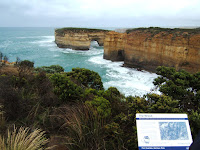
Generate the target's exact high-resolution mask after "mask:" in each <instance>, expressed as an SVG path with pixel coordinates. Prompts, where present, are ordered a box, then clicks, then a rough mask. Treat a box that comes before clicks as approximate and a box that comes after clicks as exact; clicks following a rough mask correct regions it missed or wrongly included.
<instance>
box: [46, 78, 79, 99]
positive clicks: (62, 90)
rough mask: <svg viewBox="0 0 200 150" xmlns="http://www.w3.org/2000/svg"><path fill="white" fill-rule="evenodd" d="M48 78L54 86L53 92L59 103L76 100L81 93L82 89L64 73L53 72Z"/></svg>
mask: <svg viewBox="0 0 200 150" xmlns="http://www.w3.org/2000/svg"><path fill="white" fill-rule="evenodd" d="M50 80H51V82H52V84H53V86H54V93H55V94H56V95H57V96H58V98H59V99H60V101H61V103H63V102H72V101H77V100H79V99H80V97H81V95H82V94H83V90H82V89H81V88H80V87H79V86H78V85H76V84H75V83H74V82H72V81H71V80H70V78H69V77H68V76H66V75H65V74H53V75H51V76H50Z"/></svg>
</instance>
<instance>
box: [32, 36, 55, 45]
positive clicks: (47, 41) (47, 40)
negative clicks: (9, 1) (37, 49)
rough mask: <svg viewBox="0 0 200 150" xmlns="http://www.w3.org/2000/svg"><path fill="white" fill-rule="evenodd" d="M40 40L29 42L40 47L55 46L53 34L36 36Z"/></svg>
mask: <svg viewBox="0 0 200 150" xmlns="http://www.w3.org/2000/svg"><path fill="white" fill-rule="evenodd" d="M38 37H39V38H40V40H36V41H32V42H29V43H31V44H38V45H39V46H42V47H52V46H55V42H54V41H55V39H54V36H38Z"/></svg>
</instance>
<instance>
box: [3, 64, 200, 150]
mask: <svg viewBox="0 0 200 150" xmlns="http://www.w3.org/2000/svg"><path fill="white" fill-rule="evenodd" d="M10 70H12V71H10ZM7 71H8V73H7ZM157 74H158V75H159V77H158V78H156V79H155V80H154V85H155V86H156V87H157V88H158V89H159V91H160V92H161V95H157V94H153V93H149V94H147V95H144V96H143V97H135V96H128V97H126V96H124V95H123V94H122V93H120V92H119V91H118V89H117V88H115V87H110V88H108V89H104V88H103V84H102V81H101V77H100V76H99V74H98V73H96V72H94V71H91V70H88V69H84V68H73V69H72V71H70V72H64V69H63V68H62V67H61V66H59V65H53V66H50V67H47V66H43V67H38V68H34V63H33V62H31V61H28V60H24V61H20V62H18V63H17V64H15V65H11V64H7V65H1V66H0V135H1V136H0V145H3V146H4V148H2V149H3V150H7V149H10V150H12V149H14V148H9V147H11V145H13V144H12V143H11V141H16V142H17V143H15V145H16V146H17V145H20V144H21V142H22V141H23V140H25V139H26V138H28V137H33V139H35V140H33V141H32V142H30V143H29V142H28V143H27V144H28V145H27V147H30V146H31V145H35V146H37V145H41V147H38V148H37V149H47V148H48V149H51V150H56V149H62V150H75V149H76V150H77V149H80V150H85V149H87V150H97V149H99V150H103V149H107V150H127V149H130V150H137V149H138V146H137V129H136V117H135V115H136V113H187V114H188V116H189V121H190V127H191V131H192V135H193V137H194V138H195V137H196V135H197V133H198V130H199V129H200V115H199V112H200V73H195V74H190V73H188V72H186V71H184V70H180V71H176V70H175V69H174V68H169V67H158V68H157ZM133 84H134V83H133ZM35 132H37V133H35ZM19 138H22V139H23V140H18V141H17V140H14V139H19ZM27 149H28V148H27Z"/></svg>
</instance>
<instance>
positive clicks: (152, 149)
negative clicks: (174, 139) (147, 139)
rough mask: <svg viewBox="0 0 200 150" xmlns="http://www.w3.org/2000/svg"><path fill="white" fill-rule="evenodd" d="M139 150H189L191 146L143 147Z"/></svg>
mask: <svg viewBox="0 0 200 150" xmlns="http://www.w3.org/2000/svg"><path fill="white" fill-rule="evenodd" d="M139 150H189V146H173V147H170V146H141V147H139Z"/></svg>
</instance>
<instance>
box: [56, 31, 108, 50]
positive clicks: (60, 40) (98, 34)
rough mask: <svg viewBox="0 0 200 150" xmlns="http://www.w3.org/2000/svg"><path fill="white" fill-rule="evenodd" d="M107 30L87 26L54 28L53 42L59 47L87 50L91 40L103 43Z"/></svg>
mask: <svg viewBox="0 0 200 150" xmlns="http://www.w3.org/2000/svg"><path fill="white" fill-rule="evenodd" d="M107 32H108V31H107V30H101V29H87V28H62V29H56V30H55V42H56V44H57V46H58V47H60V48H71V49H74V50H89V48H90V43H91V41H97V42H98V44H99V46H103V45H104V38H105V35H106V33H107Z"/></svg>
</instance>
